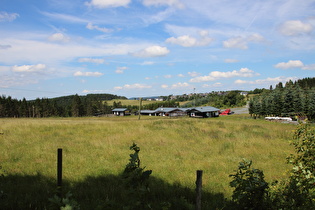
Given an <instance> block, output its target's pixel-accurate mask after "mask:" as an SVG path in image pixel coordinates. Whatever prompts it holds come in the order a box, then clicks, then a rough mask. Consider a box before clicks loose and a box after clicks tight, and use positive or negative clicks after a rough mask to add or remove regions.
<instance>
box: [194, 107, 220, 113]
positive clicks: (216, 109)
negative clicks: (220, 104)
mask: <svg viewBox="0 0 315 210" xmlns="http://www.w3.org/2000/svg"><path fill="white" fill-rule="evenodd" d="M191 110H192V111H194V110H196V111H198V112H216V111H220V109H218V108H215V107H212V106H201V107H195V108H192V109H191Z"/></svg>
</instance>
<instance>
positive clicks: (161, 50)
mask: <svg viewBox="0 0 315 210" xmlns="http://www.w3.org/2000/svg"><path fill="white" fill-rule="evenodd" d="M169 52H170V51H169V50H168V49H167V48H166V47H161V46H157V45H155V46H151V47H147V48H145V49H143V50H141V51H138V52H136V53H133V54H132V55H133V56H136V57H162V56H166V55H167V54H169Z"/></svg>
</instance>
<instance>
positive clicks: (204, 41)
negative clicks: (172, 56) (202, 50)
mask: <svg viewBox="0 0 315 210" xmlns="http://www.w3.org/2000/svg"><path fill="white" fill-rule="evenodd" d="M199 34H200V38H199V39H196V38H194V37H191V36H189V35H184V36H179V37H177V38H175V37H171V38H168V39H167V40H166V41H165V42H166V43H171V44H177V45H180V46H183V47H199V46H206V45H209V44H210V43H211V42H212V41H213V40H214V39H213V38H211V37H209V34H208V32H207V31H200V33H199Z"/></svg>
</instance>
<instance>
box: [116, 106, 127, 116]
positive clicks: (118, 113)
mask: <svg viewBox="0 0 315 210" xmlns="http://www.w3.org/2000/svg"><path fill="white" fill-rule="evenodd" d="M112 112H113V114H114V115H116V116H125V115H130V114H131V113H130V110H128V109H127V108H115V109H113V110H112Z"/></svg>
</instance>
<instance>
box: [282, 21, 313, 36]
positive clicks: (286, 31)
mask: <svg viewBox="0 0 315 210" xmlns="http://www.w3.org/2000/svg"><path fill="white" fill-rule="evenodd" d="M279 31H280V33H281V34H282V35H285V36H298V35H302V34H307V33H310V32H312V31H313V26H312V25H311V24H309V23H303V22H302V21H300V20H290V21H286V22H285V23H283V24H282V25H281V26H280V28H279Z"/></svg>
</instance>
